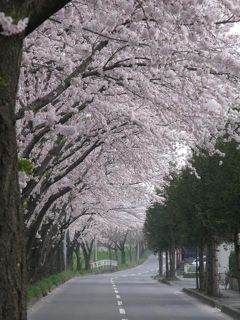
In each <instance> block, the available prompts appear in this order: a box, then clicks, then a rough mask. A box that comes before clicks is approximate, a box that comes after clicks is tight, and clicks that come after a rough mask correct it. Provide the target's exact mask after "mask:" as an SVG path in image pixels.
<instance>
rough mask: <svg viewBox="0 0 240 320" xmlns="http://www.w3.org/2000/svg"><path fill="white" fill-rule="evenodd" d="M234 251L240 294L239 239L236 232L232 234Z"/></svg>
mask: <svg viewBox="0 0 240 320" xmlns="http://www.w3.org/2000/svg"><path fill="white" fill-rule="evenodd" d="M234 251H235V259H236V266H237V276H238V291H239V292H240V239H239V233H238V231H235V233H234Z"/></svg>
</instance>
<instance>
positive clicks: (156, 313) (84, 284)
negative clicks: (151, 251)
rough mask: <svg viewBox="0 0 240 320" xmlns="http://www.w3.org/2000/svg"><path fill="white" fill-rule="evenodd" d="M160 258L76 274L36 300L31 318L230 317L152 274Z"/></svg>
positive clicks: (144, 319)
mask: <svg viewBox="0 0 240 320" xmlns="http://www.w3.org/2000/svg"><path fill="white" fill-rule="evenodd" d="M156 273H157V260H156V258H155V257H153V256H152V257H150V258H149V259H148V260H147V261H146V262H145V263H144V264H143V265H141V266H138V267H136V268H133V269H128V270H125V271H120V272H116V273H111V274H103V275H92V276H84V277H77V278H74V279H72V280H70V281H68V282H67V283H65V284H64V285H62V286H61V287H60V288H57V289H55V290H54V291H53V292H52V293H51V294H50V295H48V296H47V297H45V298H43V299H42V300H41V301H40V302H38V303H36V304H35V305H34V306H33V307H32V308H31V309H30V310H29V312H28V320H223V319H225V320H227V319H228V320H229V319H230V318H229V317H227V316H226V315H223V314H222V313H221V312H220V311H219V310H217V309H214V308H211V307H209V306H206V305H204V304H202V303H200V302H198V301H197V300H195V299H194V298H191V297H189V296H187V295H185V294H184V293H182V292H181V289H180V288H177V287H174V286H168V285H164V284H161V283H158V282H157V281H155V280H153V279H152V278H151V276H152V275H155V274H156Z"/></svg>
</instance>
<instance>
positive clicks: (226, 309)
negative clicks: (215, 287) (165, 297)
mask: <svg viewBox="0 0 240 320" xmlns="http://www.w3.org/2000/svg"><path fill="white" fill-rule="evenodd" d="M178 278H179V280H175V281H170V283H171V284H172V285H174V286H175V287H178V288H180V289H182V290H183V292H185V293H187V294H189V295H191V296H193V297H195V298H197V299H199V300H201V301H202V302H204V303H206V304H208V305H210V306H212V307H215V308H218V309H220V310H221V312H223V313H225V314H227V315H229V316H230V317H232V318H233V319H238V320H239V319H240V294H239V293H238V292H237V291H233V290H225V289H223V288H221V289H220V290H221V297H219V298H215V297H214V298H212V297H209V296H207V295H206V294H204V293H202V292H199V291H198V290H197V289H196V280H195V279H187V278H183V277H181V276H178Z"/></svg>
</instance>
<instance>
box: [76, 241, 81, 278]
mask: <svg viewBox="0 0 240 320" xmlns="http://www.w3.org/2000/svg"><path fill="white" fill-rule="evenodd" d="M74 252H75V254H76V258H77V271H78V272H81V271H82V260H81V254H80V246H79V245H77V246H76V248H75V250H74Z"/></svg>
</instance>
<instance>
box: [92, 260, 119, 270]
mask: <svg viewBox="0 0 240 320" xmlns="http://www.w3.org/2000/svg"><path fill="white" fill-rule="evenodd" d="M117 266H118V263H117V261H116V260H98V261H94V262H91V269H108V268H110V269H114V268H117Z"/></svg>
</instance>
